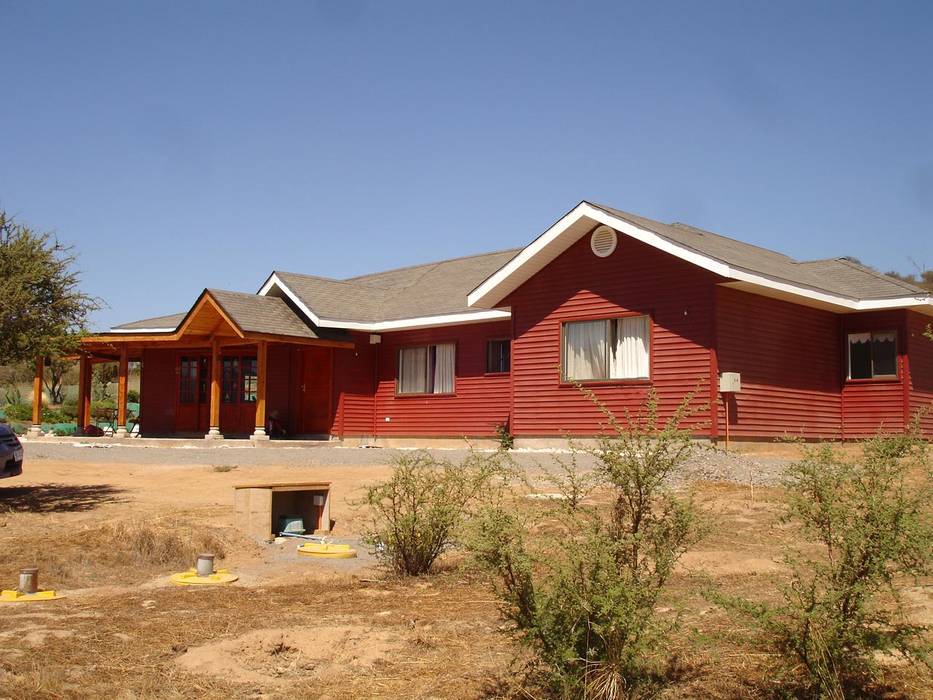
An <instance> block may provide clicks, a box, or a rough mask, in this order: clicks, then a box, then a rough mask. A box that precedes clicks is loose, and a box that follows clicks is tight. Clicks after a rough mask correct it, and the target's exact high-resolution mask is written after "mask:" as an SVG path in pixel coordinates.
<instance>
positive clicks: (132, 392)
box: [126, 389, 139, 403]
mask: <svg viewBox="0 0 933 700" xmlns="http://www.w3.org/2000/svg"><path fill="white" fill-rule="evenodd" d="M126 400H127V403H139V392H138V391H137V390H136V389H128V390H127V392H126Z"/></svg>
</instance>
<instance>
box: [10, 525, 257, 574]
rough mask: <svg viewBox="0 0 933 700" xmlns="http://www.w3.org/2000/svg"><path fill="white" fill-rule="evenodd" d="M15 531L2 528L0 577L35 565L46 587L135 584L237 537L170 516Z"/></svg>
mask: <svg viewBox="0 0 933 700" xmlns="http://www.w3.org/2000/svg"><path fill="white" fill-rule="evenodd" d="M16 529H17V530H18V532H12V531H10V530H13V528H10V527H7V528H4V536H5V544H4V546H3V549H2V551H0V581H4V582H6V581H14V580H15V578H16V573H17V571H18V570H19V569H20V568H21V567H23V566H26V565H31V564H36V565H38V566H39V570H40V576H41V584H42V586H43V587H46V588H55V587H63V586H64V587H71V588H84V587H89V586H95V585H107V584H124V585H125V584H131V583H138V582H140V581H144V580H146V579H149V578H152V577H153V576H157V575H159V574H160V573H161V574H164V573H167V571H169V570H171V569H179V568H181V569H185V568H187V567H189V566H192V565H193V564H194V560H195V558H196V557H197V555H198V554H199V553H200V552H212V553H214V554H215V555H217V557H218V559H222V558H224V556H226V553H227V548H228V546H229V544H230V542H231V540H234V541H237V542H240V541H241V538H240V536H239V535H238V533H235V532H232V531H230V530H229V529H222V528H216V527H207V526H204V525H202V524H198V523H195V522H193V521H191V520H186V519H180V518H174V517H170V518H161V519H147V520H146V521H145V522H137V521H133V520H120V521H112V522H106V523H103V524H99V525H98V524H93V525H87V524H85V525H80V526H78V527H76V528H73V529H72V528H64V527H50V528H47V529H43V530H42V531H39V532H36V531H28V530H26V531H24V529H23V528H16Z"/></svg>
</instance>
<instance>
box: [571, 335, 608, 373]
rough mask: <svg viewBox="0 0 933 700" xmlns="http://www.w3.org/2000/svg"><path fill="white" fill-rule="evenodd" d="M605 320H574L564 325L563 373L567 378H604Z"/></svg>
mask: <svg viewBox="0 0 933 700" xmlns="http://www.w3.org/2000/svg"><path fill="white" fill-rule="evenodd" d="M608 328H609V324H608V322H607V321H575V322H574V323H567V324H565V325H564V362H565V367H564V373H565V375H566V378H567V379H576V380H577V381H586V380H588V379H605V378H606V376H607V374H606V369H607V367H606V349H607V341H608V338H607V336H608V332H607V331H608Z"/></svg>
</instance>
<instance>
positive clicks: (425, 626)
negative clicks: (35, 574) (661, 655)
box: [0, 466, 933, 700]
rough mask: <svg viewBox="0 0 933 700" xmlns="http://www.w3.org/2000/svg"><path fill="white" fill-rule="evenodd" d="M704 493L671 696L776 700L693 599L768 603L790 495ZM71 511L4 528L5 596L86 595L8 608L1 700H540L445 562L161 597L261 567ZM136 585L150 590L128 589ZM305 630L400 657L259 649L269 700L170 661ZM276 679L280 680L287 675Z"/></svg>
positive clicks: (753, 655)
mask: <svg viewBox="0 0 933 700" xmlns="http://www.w3.org/2000/svg"><path fill="white" fill-rule="evenodd" d="M197 469H198V470H199V471H200V472H201V473H202V474H204V473H205V471H206V470H205V468H204V466H199V467H197ZM205 476H208V475H207V474H205ZM209 477H210V479H211V480H212V481H213V480H217V479H222V478H223V477H222V476H218V475H214V474H209ZM98 495H99V496H100V498H102V499H110V498H111V496H113V494H109V493H103V492H101V493H100V494H98ZM696 495H697V501H698V503H699V505H700V506H701V507H702V508H703V510H704V511H705V512H706V513H707V515H708V517H709V520H710V523H711V531H710V533H709V535H708V537H707V538H706V540H704V541H703V542H702V543H701V545H700V546H699V548H698V552H697V554H696V556H695V557H694V558H693V559H691V560H690V561H689V562H688V565H687V566H684V567H683V568H682V569H681V570H679V571H678V572H677V574H676V575H675V576H674V578H673V579H672V585H671V590H670V592H669V594H668V595H667V596H666V597H665V599H664V600H663V601H662V602H661V608H659V614H662V615H665V616H669V617H670V618H671V619H673V618H675V617H677V618H678V619H679V621H680V626H679V631H678V632H677V633H676V635H675V637H674V640H673V644H672V647H671V649H670V651H671V654H672V655H674V656H675V657H676V658H677V659H678V675H679V680H678V682H677V684H676V685H675V686H674V687H673V688H671V689H670V690H669V691H667V693H666V694H665V697H666V698H668V699H674V698H677V699H678V700H680V699H682V698H696V699H699V698H711V699H713V700H727V699H728V700H732V699H736V698H749V699H751V698H770V697H774V696H775V695H776V693H777V691H778V690H779V688H780V685H781V683H782V675H781V674H782V672H783V671H782V669H781V666H780V664H779V663H778V659H777V658H776V657H775V656H774V654H773V652H772V650H771V649H769V648H768V646H767V645H766V643H765V640H764V639H763V638H762V637H761V635H760V634H759V633H758V632H757V631H756V630H754V629H753V628H751V626H750V625H748V624H746V623H745V622H744V621H743V620H737V619H735V618H733V617H730V616H729V615H727V614H726V613H725V612H724V611H723V610H721V609H720V608H717V607H716V606H714V605H713V604H711V603H710V602H709V601H708V600H707V599H706V598H705V597H704V596H703V590H704V587H705V586H707V585H708V583H709V582H711V581H712V582H714V583H716V584H717V585H719V586H720V587H722V588H723V589H724V590H726V591H728V592H730V593H735V594H741V595H745V596H747V597H750V598H755V599H772V600H773V599H774V596H775V582H776V581H779V580H781V578H782V576H783V575H784V574H783V573H782V570H781V569H780V568H773V569H768V570H766V569H765V568H764V567H763V564H764V563H767V562H769V561H771V560H773V559H776V558H779V557H780V554H781V546H782V545H783V544H786V543H788V542H793V541H794V540H795V538H796V533H795V532H794V531H793V530H792V529H788V528H782V527H779V526H777V525H776V524H775V521H776V517H775V516H776V514H777V510H778V507H779V504H780V500H781V497H782V494H781V492H780V490H779V489H758V488H756V489H755V490H754V491H753V492H752V491H751V490H750V489H748V488H747V487H746V488H743V487H741V486H736V485H732V484H703V485H701V486H700V487H699V488H698V490H697V494H696ZM40 496H41V498H43V499H45V501H43V502H48V503H52V501H51V500H49V499H50V498H51V497H52V496H54V497H55V498H59V497H60V496H61V494H59V493H57V492H56V493H52V492H51V491H43V492H41V494H40V493H39V492H30V493H29V494H28V498H29V499H33V500H35V499H36V498H39V497H40ZM80 496H81V499H82V500H81V503H82V506H81V508H76V509H75V510H74V511H71V512H61V511H58V510H56V509H55V508H54V507H52V506H51V505H49V506H48V507H47V508H45V509H43V510H42V511H40V512H38V513H37V512H29V505H30V503H31V501H30V502H26V501H25V500H23V502H22V507H16V508H11V509H10V510H11V511H12V512H9V513H5V514H0V538H2V541H3V545H2V547H0V581H2V582H4V583H6V582H8V581H14V580H15V574H16V571H17V570H18V568H19V567H20V566H22V565H24V564H27V563H32V562H38V564H39V566H40V567H41V577H42V584H43V585H44V586H48V587H59V588H64V589H65V590H66V592H72V591H74V589H76V588H84V587H92V586H93V587H94V588H91V589H90V590H86V591H84V592H83V593H81V594H75V595H70V596H69V597H66V598H64V599H62V600H60V601H56V602H54V603H48V604H43V605H41V606H40V605H32V604H30V605H11V606H5V607H2V608H0V649H2V650H3V651H2V653H0V697H3V698H6V697H10V698H15V699H17V700H19V699H23V700H25V699H26V698H29V699H30V700H33V699H35V700H42V699H45V698H85V697H114V698H121V699H124V698H125V699H129V698H189V697H204V698H255V697H260V696H261V697H269V698H293V697H320V698H335V699H339V698H369V697H385V698H398V697H406V698H409V697H423V698H428V697H430V698H492V697H505V698H516V699H517V698H528V697H542V696H543V695H542V693H541V690H540V688H536V687H535V685H534V676H533V675H532V676H527V675H525V672H526V671H527V670H528V669H527V668H526V666H525V663H526V662H527V656H525V652H524V651H523V650H522V649H521V648H520V647H519V646H518V645H517V644H516V643H515V642H514V640H513V639H512V638H511V637H510V635H509V630H510V626H509V625H508V624H507V623H505V621H504V620H503V618H502V617H501V615H500V613H499V610H498V603H497V601H496V598H495V596H494V595H493V593H492V591H491V590H490V587H489V583H488V582H487V581H486V580H485V579H483V578H481V577H479V576H477V575H474V574H472V573H466V572H465V570H464V569H463V568H461V567H460V566H459V565H460V564H461V563H462V560H461V558H459V557H457V556H453V555H451V556H447V557H445V558H444V560H442V561H441V562H440V566H439V567H438V570H439V571H441V572H442V573H440V574H439V575H437V576H432V577H424V578H421V579H418V580H417V581H414V582H407V581H395V580H390V581H372V580H369V579H366V580H361V579H358V578H355V577H353V576H351V575H349V574H346V573H335V571H334V570H329V569H327V568H326V567H325V566H323V565H319V564H320V562H310V561H305V560H302V561H301V562H300V563H299V562H293V563H292V564H290V565H294V566H295V567H296V568H295V569H294V571H296V573H295V574H294V578H293V579H291V580H289V582H288V585H282V586H272V585H268V584H266V585H263V584H261V583H260V584H257V583H249V582H245V583H242V585H241V584H237V585H234V586H231V587H226V588H221V589H217V588H215V589H207V590H203V589H190V588H177V587H164V586H157V585H154V583H153V581H154V580H155V579H157V578H158V577H162V576H164V575H165V574H166V573H168V572H170V571H172V570H179V569H181V568H185V567H187V566H189V565H191V563H192V562H193V559H194V556H195V555H196V554H197V553H198V551H201V550H210V551H214V552H215V553H216V554H218V555H219V554H221V553H223V552H230V553H231V554H233V553H234V550H236V552H235V554H236V557H237V560H236V562H237V567H240V566H245V565H246V564H247V563H249V564H250V565H251V566H256V567H261V566H265V564H264V563H263V561H262V560H260V558H259V557H258V556H255V553H256V552H257V551H258V550H257V549H256V548H255V546H254V545H248V544H247V543H246V541H245V540H244V539H242V538H241V536H240V535H239V534H238V533H236V532H235V531H233V530H232V529H230V528H226V527H220V526H217V525H206V524H205V523H216V522H224V521H223V519H222V517H221V516H220V515H219V513H222V512H223V511H222V510H221V509H219V508H215V507H210V508H207V507H201V506H199V508H201V510H191V511H185V512H179V510H177V509H178V508H179V505H178V504H177V503H175V502H166V505H165V509H164V510H162V511H158V512H159V513H160V514H161V515H153V513H152V512H147V513H145V514H143V513H141V512H139V511H138V510H137V509H136V508H135V507H134V504H133V503H132V501H130V500H127V501H126V502H125V503H124V502H114V501H112V500H105V501H103V502H104V503H105V504H106V505H104V506H101V507H100V508H99V509H97V510H94V509H93V507H92V505H88V506H87V508H88V509H86V508H85V506H84V505H83V504H84V502H85V501H87V500H89V499H90V497H91V494H89V493H85V492H82V493H81V494H80ZM116 496H117V497H121V498H122V496H120V494H116ZM95 497H97V496H95ZM23 498H26V496H24V497H23ZM218 500H219V499H218ZM517 506H518V507H521V508H528V507H532V506H531V505H529V504H528V503H527V502H523V503H521V504H520V505H519V504H517ZM149 507H150V508H151V507H152V506H151V504H150V505H149ZM103 512H106V513H107V515H108V517H107V519H106V520H105V521H103V522H101V521H99V520H98V519H97V516H99V515H100V514H101V513H103ZM167 513H168V514H167ZM341 515H343V513H341ZM244 547H245V548H246V550H247V551H246V554H244V553H243V552H242V551H241V549H242V548H244ZM142 582H147V583H146V587H145V588H141V587H139V586H137V585H136V584H138V583H142ZM107 585H119V586H122V588H121V589H118V590H114V589H113V588H105V586H107ZM917 590H918V594H917V595H918V597H921V596H923V595H927V593H929V587H927V588H925V589H924V588H922V586H919V587H917ZM928 603H933V598H930V600H929V601H928ZM928 603H927V604H928ZM930 610H933V606H931V605H929V604H928V608H927V611H928V613H929V611H930ZM315 627H319V628H322V629H324V628H329V629H334V628H338V627H346V628H347V629H348V630H355V631H356V632H355V633H356V634H357V636H359V631H360V630H374V631H375V632H374V634H373V637H385V636H390V637H391V638H392V639H393V645H392V649H393V651H392V652H391V653H388V654H384V655H382V656H380V657H379V658H378V659H376V660H375V661H373V662H372V663H367V664H365V665H363V666H360V667H357V668H354V669H352V670H346V671H342V670H340V669H334V668H333V667H327V670H326V672H323V673H318V672H317V671H316V670H315V664H314V663H310V664H306V663H301V662H299V663H296V664H292V660H293V659H291V657H290V656H289V658H287V659H285V658H284V657H285V656H288V655H283V654H281V653H278V654H277V653H273V652H274V651H275V647H274V646H272V647H270V649H271V651H269V652H268V653H267V654H266V656H267V657H268V659H267V661H266V660H265V659H264V657H263V655H262V654H261V653H260V652H261V651H262V648H264V647H259V646H257V649H255V650H253V651H254V654H253V655H252V656H251V657H250V659H248V660H244V663H246V662H247V661H248V663H249V664H251V665H252V666H251V667H252V668H256V665H257V664H258V665H259V666H260V667H263V666H264V670H265V671H267V672H268V674H271V675H274V676H276V679H277V681H276V683H275V684H269V685H263V684H257V683H250V682H235V681H234V680H232V679H231V678H230V677H228V676H225V675H223V674H218V675H212V674H210V673H201V672H194V671H191V670H186V669H185V668H183V667H182V666H181V665H180V664H179V662H178V659H179V658H180V657H182V656H183V655H184V654H185V653H186V650H187V649H189V648H195V647H201V646H203V645H207V644H215V643H217V642H221V641H231V640H238V639H240V638H242V637H244V635H248V634H250V633H253V634H256V633H257V632H259V631H262V630H270V629H276V630H278V629H282V630H300V629H308V628H315ZM249 638H251V637H249ZM290 653H291V652H290ZM363 656H365V654H364V655H363ZM370 656H371V654H370ZM257 659H258V661H257ZM282 665H285V666H288V668H287V669H286V671H283V672H280V671H279V667H280V666H282ZM321 668H324V667H323V666H322V667H321ZM885 681H886V682H887V683H888V686H889V689H887V690H885V689H879V691H878V697H881V698H888V699H891V700H893V699H894V698H921V699H922V698H927V699H930V698H933V693H931V690H930V689H931V688H933V676H931V675H930V674H929V673H925V672H922V671H919V670H917V669H914V668H912V667H906V666H892V667H890V668H888V669H887V670H886V678H885ZM891 688H896V689H897V690H892V689H891Z"/></svg>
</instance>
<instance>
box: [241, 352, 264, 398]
mask: <svg viewBox="0 0 933 700" xmlns="http://www.w3.org/2000/svg"><path fill="white" fill-rule="evenodd" d="M258 379H259V377H258V374H257V373H256V358H255V357H244V358H243V382H242V384H243V393H242V394H241V397H240V400H241V401H243V402H244V403H254V402H255V401H256V387H257V385H258Z"/></svg>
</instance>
